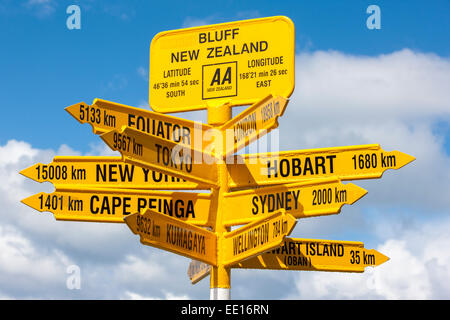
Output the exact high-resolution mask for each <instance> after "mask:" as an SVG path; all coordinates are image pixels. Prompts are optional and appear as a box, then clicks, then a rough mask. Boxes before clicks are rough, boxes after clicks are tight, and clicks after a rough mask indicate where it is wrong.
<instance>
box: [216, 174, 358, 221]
mask: <svg viewBox="0 0 450 320" xmlns="http://www.w3.org/2000/svg"><path fill="white" fill-rule="evenodd" d="M366 193H367V191H366V190H364V189H363V188H360V187H358V186H356V185H354V184H352V183H348V184H342V183H341V181H340V180H339V179H336V178H327V179H320V180H319V179H317V180H314V181H307V182H298V183H293V184H286V185H277V186H273V187H263V188H258V189H255V190H244V191H236V192H229V193H226V194H225V196H224V214H223V216H224V218H223V220H224V221H223V223H224V225H226V226H231V225H240V224H244V223H248V222H251V221H255V220H256V219H260V218H261V217H263V216H265V215H267V214H270V213H271V212H275V211H277V210H280V209H284V210H286V213H290V214H292V216H294V217H295V218H307V217H316V216H321V215H329V214H336V213H339V212H340V211H341V208H342V206H343V205H344V204H353V203H354V202H356V201H357V200H359V199H360V198H362V197H363V196H364V195H365V194H366ZM236 208H239V210H236Z"/></svg>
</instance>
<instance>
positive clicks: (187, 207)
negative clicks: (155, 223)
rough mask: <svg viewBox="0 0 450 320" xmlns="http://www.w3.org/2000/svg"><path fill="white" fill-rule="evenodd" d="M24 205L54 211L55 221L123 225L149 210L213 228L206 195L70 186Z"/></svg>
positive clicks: (32, 197)
mask: <svg viewBox="0 0 450 320" xmlns="http://www.w3.org/2000/svg"><path fill="white" fill-rule="evenodd" d="M22 202H23V203H24V204H26V205H28V206H30V207H32V208H33V209H36V210H38V211H40V212H45V211H47V212H52V213H53V214H54V216H55V219H56V220H69V221H91V222H119V223H123V218H124V217H126V216H128V215H130V214H132V213H134V212H139V211H141V210H144V209H147V208H150V209H153V210H156V211H158V212H161V213H164V214H166V215H168V216H172V217H174V219H178V220H183V221H186V222H189V223H192V224H195V225H200V226H208V225H210V222H209V209H210V202H211V195H210V194H207V193H193V192H174V191H144V190H132V189H113V188H106V189H100V188H99V189H80V188H75V187H73V186H68V187H61V188H56V190H55V192H53V193H50V194H48V193H44V192H40V193H38V194H35V195H33V196H31V197H28V198H26V199H23V200H22Z"/></svg>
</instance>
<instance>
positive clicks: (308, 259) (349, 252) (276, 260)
mask: <svg viewBox="0 0 450 320" xmlns="http://www.w3.org/2000/svg"><path fill="white" fill-rule="evenodd" d="M388 260H389V258H388V257H386V256H385V255H384V254H382V253H380V252H378V251H377V250H375V249H370V250H369V249H366V248H364V243H362V242H356V241H334V240H315V239H294V238H285V239H284V241H283V243H282V244H281V246H280V247H279V248H277V249H274V250H272V251H268V252H265V253H263V254H261V255H259V256H257V257H254V258H251V259H248V260H245V261H242V262H240V263H237V264H236V265H234V266H233V268H244V269H273V270H307V271H339V272H364V269H365V268H366V267H375V266H379V265H380V264H382V263H385V262H386V261H388Z"/></svg>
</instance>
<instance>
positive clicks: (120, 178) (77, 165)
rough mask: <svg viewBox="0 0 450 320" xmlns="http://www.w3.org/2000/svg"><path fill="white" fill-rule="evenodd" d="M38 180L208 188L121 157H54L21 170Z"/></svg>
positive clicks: (102, 185) (90, 185) (89, 185)
mask: <svg viewBox="0 0 450 320" xmlns="http://www.w3.org/2000/svg"><path fill="white" fill-rule="evenodd" d="M20 173H21V174H22V175H24V176H25V177H27V178H30V179H32V180H34V181H37V182H51V183H53V185H55V186H67V185H73V186H75V185H79V186H82V187H83V188H87V189H89V188H116V189H124V188H126V189H166V190H174V189H208V188H209V186H208V185H206V184H199V183H195V182H191V181H186V180H184V179H180V178H176V177H173V176H170V175H167V174H164V173H161V172H158V171H154V170H150V169H148V168H143V167H139V166H135V165H133V164H127V163H125V162H123V161H122V157H88V156H73V157H72V156H56V157H55V158H54V159H53V161H52V162H51V163H49V164H42V163H37V164H35V165H33V166H31V167H29V168H26V169H24V170H22V171H21V172H20Z"/></svg>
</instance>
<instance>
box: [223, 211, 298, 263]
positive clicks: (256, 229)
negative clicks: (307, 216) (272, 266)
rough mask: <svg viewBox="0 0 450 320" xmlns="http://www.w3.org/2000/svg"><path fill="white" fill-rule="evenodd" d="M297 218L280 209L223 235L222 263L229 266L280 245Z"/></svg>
mask: <svg viewBox="0 0 450 320" xmlns="http://www.w3.org/2000/svg"><path fill="white" fill-rule="evenodd" d="M296 224H297V220H296V219H295V218H294V217H293V216H291V215H290V214H287V213H285V211H284V210H279V211H277V212H274V213H272V214H269V215H267V216H263V217H261V218H260V219H259V220H257V221H255V222H252V223H249V224H247V225H246V226H244V227H241V228H239V229H236V230H234V231H231V232H226V233H224V235H223V239H222V245H221V247H220V248H221V250H223V252H222V260H221V264H223V265H224V266H229V265H232V264H235V263H237V262H239V261H242V260H245V259H249V258H251V257H254V256H256V255H258V254H260V253H262V252H265V251H267V250H270V249H273V248H275V247H277V246H279V245H280V244H281V243H282V241H283V239H284V237H285V236H288V235H289V234H290V233H291V231H292V230H293V229H294V227H295V225H296Z"/></svg>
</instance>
